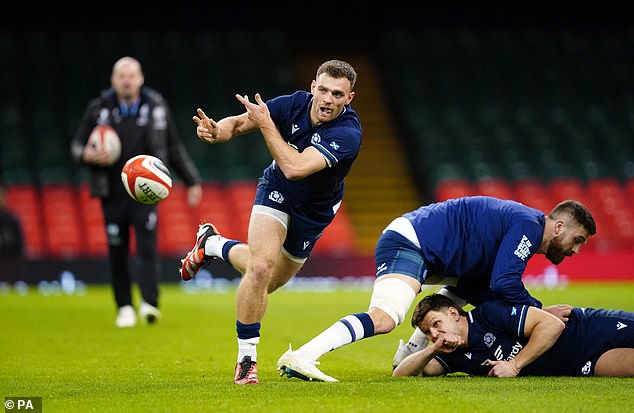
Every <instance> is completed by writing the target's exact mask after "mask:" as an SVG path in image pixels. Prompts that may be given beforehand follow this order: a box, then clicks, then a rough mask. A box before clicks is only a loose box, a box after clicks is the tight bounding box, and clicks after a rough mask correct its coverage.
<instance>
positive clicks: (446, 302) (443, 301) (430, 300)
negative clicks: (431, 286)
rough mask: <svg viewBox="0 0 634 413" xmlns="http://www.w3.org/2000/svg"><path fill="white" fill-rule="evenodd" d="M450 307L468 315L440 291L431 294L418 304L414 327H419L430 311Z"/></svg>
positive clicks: (413, 315) (413, 319)
mask: <svg viewBox="0 0 634 413" xmlns="http://www.w3.org/2000/svg"><path fill="white" fill-rule="evenodd" d="M449 307H453V308H455V309H456V310H458V313H459V314H460V315H467V313H466V312H465V311H464V310H463V309H462V308H461V307H460V306H459V305H458V304H456V303H455V302H454V300H452V299H451V298H449V297H447V296H445V295H442V294H438V293H433V294H429V295H428V296H426V297H424V298H423V299H422V300H420V301H419V302H418V304H416V307H415V308H414V313H413V314H412V327H418V325H419V324H420V323H421V321H423V319H424V318H425V316H426V315H427V313H429V312H430V311H440V310H442V309H444V308H449Z"/></svg>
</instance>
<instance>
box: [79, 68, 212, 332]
mask: <svg viewBox="0 0 634 413" xmlns="http://www.w3.org/2000/svg"><path fill="white" fill-rule="evenodd" d="M143 82H144V77H143V72H142V69H141V64H140V63H139V61H138V60H136V59H134V58H132V57H128V56H126V57H122V58H121V59H119V60H117V61H116V62H115V64H114V66H113V69H112V77H111V86H112V87H110V88H109V89H106V90H104V91H102V92H101V94H100V96H99V97H97V98H95V99H93V100H92V101H90V103H89V104H88V106H87V108H86V111H85V113H84V117H83V120H82V122H81V124H80V126H79V128H78V130H77V133H76V135H75V137H74V139H73V142H72V146H71V153H72V156H73V159H75V160H76V161H77V162H79V163H81V164H84V165H88V166H89V167H90V193H91V196H93V197H99V198H101V206H102V209H103V214H104V220H105V225H106V233H107V236H108V249H109V261H110V271H111V275H112V287H113V290H114V298H115V302H116V304H117V307H118V315H117V319H116V323H115V324H116V325H117V326H118V327H133V326H134V325H136V321H137V316H136V312H135V308H134V306H133V303H132V294H131V276H130V269H129V267H128V259H129V241H130V227H134V232H135V236H136V241H137V255H138V264H139V266H138V271H137V273H138V281H139V287H140V290H141V295H142V301H141V303H140V305H139V316H140V317H141V318H142V319H144V320H146V321H147V322H149V323H153V322H154V321H156V320H157V319H158V318H160V316H161V313H160V311H159V309H158V296H159V288H158V283H159V278H160V277H159V271H160V268H159V256H158V255H159V254H158V243H157V232H156V231H157V228H156V224H157V221H158V220H157V206H156V205H145V204H141V203H138V202H136V201H134V200H133V199H132V198H131V197H130V196H129V195H128V194H127V193H126V190H125V188H124V186H123V184H122V182H121V169H122V168H123V165H124V163H125V162H126V161H127V160H128V159H130V158H132V157H133V156H136V155H139V154H149V155H154V156H156V157H157V158H159V159H161V160H163V161H164V162H165V163H166V165H167V166H168V168H170V169H171V170H173V171H175V172H176V173H177V174H178V175H179V176H180V177H181V178H182V179H183V181H184V182H185V184H186V185H187V200H188V203H189V205H190V206H196V205H198V204H199V203H200V200H201V197H202V189H201V186H200V175H199V173H198V170H197V169H196V167H195V165H194V164H193V162H192V161H191V158H190V157H189V155H188V154H187V151H186V149H185V146H184V145H183V143H182V142H181V140H180V137H179V135H178V132H177V129H176V126H175V124H174V122H173V120H172V114H171V112H170V109H169V107H168V105H167V102H166V101H165V100H164V99H163V97H162V96H161V95H160V94H159V93H158V92H157V91H155V90H152V89H150V88H148V87H145V86H143ZM96 125H110V126H112V127H113V128H114V129H115V131H116V132H117V134H118V135H119V138H120V140H121V156H120V157H119V159H118V160H117V161H115V162H114V163H110V161H109V159H108V154H107V153H106V151H105V150H99V149H96V148H94V147H93V146H92V145H87V142H88V137H89V135H90V133H91V131H92V130H93V128H94V127H95V126H96Z"/></svg>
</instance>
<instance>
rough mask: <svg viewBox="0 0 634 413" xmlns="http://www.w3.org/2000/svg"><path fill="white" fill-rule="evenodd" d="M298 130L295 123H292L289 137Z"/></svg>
mask: <svg viewBox="0 0 634 413" xmlns="http://www.w3.org/2000/svg"><path fill="white" fill-rule="evenodd" d="M298 130H299V126H297V124H296V123H293V125H292V126H291V135H292V134H294V133H295V132H297V131H298Z"/></svg>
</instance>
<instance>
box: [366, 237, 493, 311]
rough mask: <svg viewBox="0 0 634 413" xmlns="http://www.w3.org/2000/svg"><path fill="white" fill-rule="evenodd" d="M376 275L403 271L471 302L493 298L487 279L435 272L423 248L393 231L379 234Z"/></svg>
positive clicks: (375, 254) (479, 302)
mask: <svg viewBox="0 0 634 413" xmlns="http://www.w3.org/2000/svg"><path fill="white" fill-rule="evenodd" d="M374 259H375V265H376V276H377V277H380V276H381V275H384V274H402V275H407V276H409V277H412V278H414V279H415V280H418V281H419V282H420V283H421V284H425V285H438V286H444V287H445V288H447V289H448V290H449V291H451V292H452V293H453V294H455V295H456V296H458V297H459V298H462V299H463V300H465V301H466V302H468V303H469V304H472V305H474V306H475V305H477V304H481V303H483V302H485V301H487V300H491V299H493V298H494V296H493V292H492V291H491V288H490V287H489V284H490V282H489V281H487V280H478V279H471V278H469V277H466V276H463V277H457V276H452V275H447V274H444V275H438V274H434V270H433V269H431V268H430V267H429V265H428V264H427V261H426V259H425V256H424V255H423V251H422V250H421V248H419V247H418V246H416V244H414V243H413V242H412V241H410V240H409V239H407V238H406V237H404V236H403V235H401V234H400V233H398V232H396V231H392V230H387V231H385V232H383V233H382V234H381V236H380V237H379V240H378V242H377V244H376V248H375V251H374Z"/></svg>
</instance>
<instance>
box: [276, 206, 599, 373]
mask: <svg viewBox="0 0 634 413" xmlns="http://www.w3.org/2000/svg"><path fill="white" fill-rule="evenodd" d="M595 233H596V224H595V222H594V218H593V217H592V214H591V213H590V211H589V210H588V209H587V208H586V207H585V206H584V205H583V204H581V203H580V202H578V201H575V200H567V201H563V202H561V203H559V204H558V205H556V206H555V207H554V208H553V210H552V211H551V212H550V214H548V215H545V214H544V213H543V212H541V211H538V210H536V209H533V208H530V207H528V206H525V205H522V204H520V203H518V202H514V201H511V200H502V199H497V198H492V197H484V196H473V197H464V198H458V199H451V200H448V201H445V202H438V203H433V204H431V205H426V206H422V207H420V208H418V209H416V210H414V211H411V212H408V213H406V214H404V215H403V216H401V217H398V218H396V219H394V220H393V221H392V222H391V223H390V224H388V226H387V227H386V228H385V230H384V231H383V233H382V234H381V236H380V237H379V240H378V241H377V245H376V250H375V263H376V277H377V279H376V281H375V283H374V287H373V290H372V297H371V298H370V306H369V309H368V310H367V311H365V312H360V313H357V314H350V315H348V316H346V317H344V318H342V319H340V320H338V321H337V322H335V323H334V324H333V325H332V326H330V327H329V328H327V329H326V330H324V331H323V332H322V333H320V334H319V335H317V336H316V337H314V338H313V339H312V340H310V341H308V342H307V343H306V344H304V345H303V346H301V347H300V348H298V349H297V350H295V351H293V350H292V349H290V348H289V350H288V351H287V352H286V353H284V354H283V355H282V356H281V357H280V359H279V360H278V362H277V368H278V370H280V372H281V374H282V375H284V374H286V375H287V376H288V377H297V378H300V379H304V380H315V381H337V380H336V379H335V378H333V377H331V376H328V375H326V374H324V373H323V372H321V371H320V370H319V369H318V368H317V367H316V365H317V360H318V359H319V358H320V357H321V356H323V355H324V354H326V353H328V352H330V351H332V350H335V349H337V348H340V347H342V346H345V345H348V344H350V343H354V342H357V341H359V340H362V339H366V338H369V337H373V336H375V335H378V334H386V333H389V332H390V331H392V330H394V328H396V326H398V325H400V324H401V323H402V322H403V321H404V319H405V315H406V314H407V312H408V311H409V309H410V307H411V305H412V304H413V303H414V299H415V298H416V295H417V294H418V293H420V292H421V288H423V287H429V286H432V285H436V286H443V285H445V286H444V287H443V288H442V289H441V290H440V292H441V293H442V294H444V295H446V296H448V297H451V298H452V299H453V300H455V301H456V302H459V303H460V305H461V306H464V305H466V304H471V305H473V306H478V305H480V304H482V303H484V302H486V301H489V300H495V299H503V300H505V301H506V302H508V303H510V304H515V305H522V304H527V305H531V306H534V307H537V308H541V307H542V303H541V302H540V301H539V300H537V299H536V298H534V297H532V296H531V295H530V293H529V292H528V291H527V290H526V287H525V286H524V283H523V282H522V275H523V273H524V270H525V269H526V265H527V262H528V260H529V259H530V258H531V257H533V256H534V255H535V254H543V255H545V256H546V258H547V259H548V260H550V261H551V262H552V263H553V264H555V265H557V264H559V263H561V262H563V260H564V259H565V258H566V257H570V256H572V255H574V254H576V253H578V252H579V249H580V248H581V246H582V245H584V244H585V243H586V242H587V240H588V238H590V237H591V236H592V235H594V234H595ZM570 309H571V307H570V306H568V305H555V306H550V307H548V308H545V310H546V311H548V312H550V313H552V314H553V315H555V316H556V317H558V318H559V319H561V320H562V321H564V322H565V321H567V317H568V315H569V313H570ZM401 342H402V340H401ZM427 344H428V340H427V337H426V336H425V335H424V334H423V333H422V332H420V330H419V329H415V331H414V332H413V333H412V336H411V337H410V339H409V340H408V343H407V345H403V343H401V345H399V347H398V350H397V352H396V355H395V356H394V359H393V361H392V365H393V366H394V367H395V366H396V365H398V363H400V361H401V360H402V359H404V358H405V357H406V356H408V355H409V354H411V353H413V352H415V351H418V350H420V349H422V348H424V347H425V346H426V345H427Z"/></svg>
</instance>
